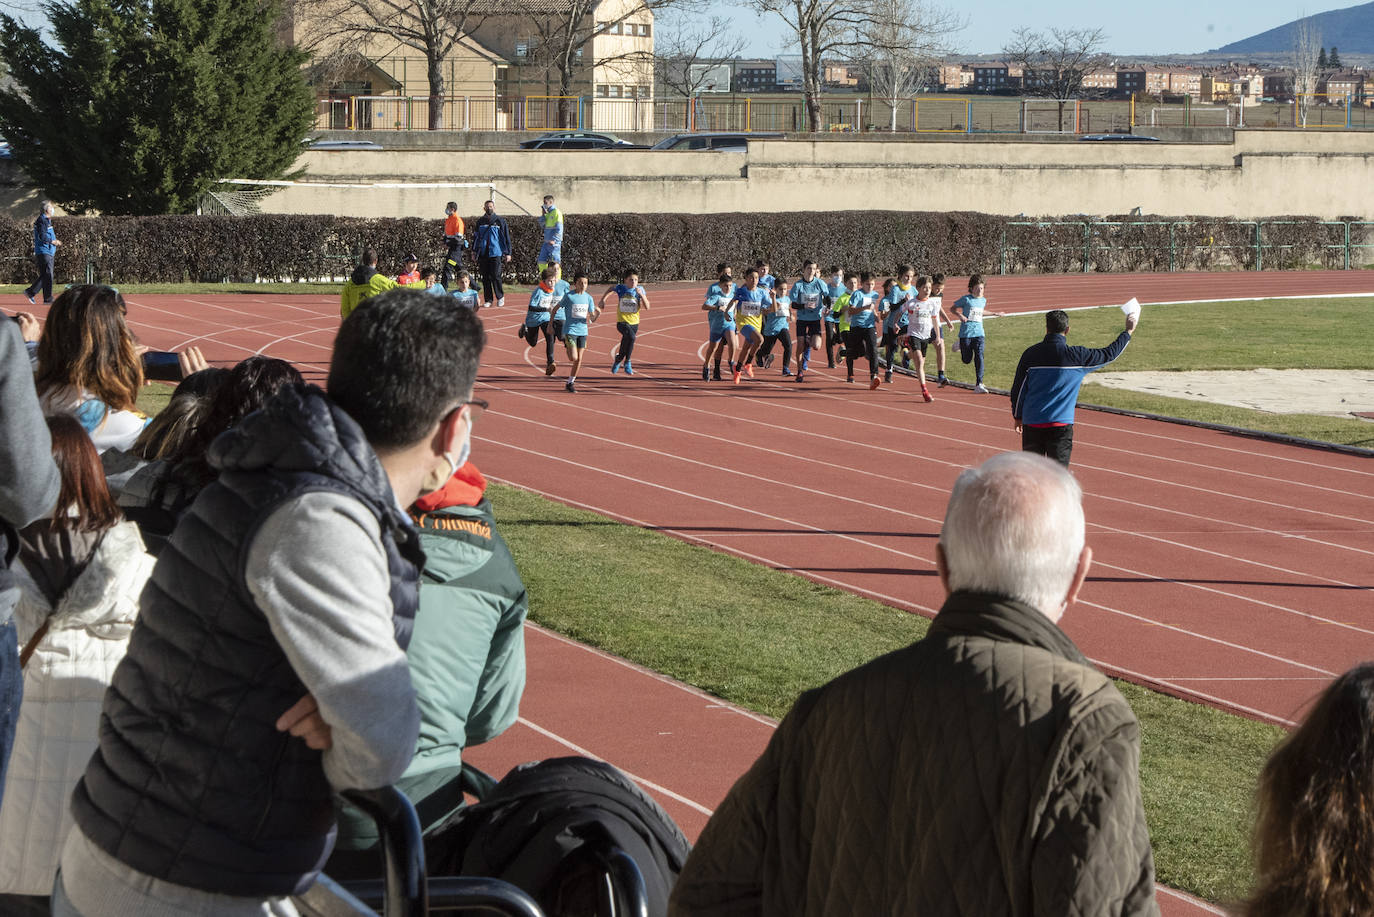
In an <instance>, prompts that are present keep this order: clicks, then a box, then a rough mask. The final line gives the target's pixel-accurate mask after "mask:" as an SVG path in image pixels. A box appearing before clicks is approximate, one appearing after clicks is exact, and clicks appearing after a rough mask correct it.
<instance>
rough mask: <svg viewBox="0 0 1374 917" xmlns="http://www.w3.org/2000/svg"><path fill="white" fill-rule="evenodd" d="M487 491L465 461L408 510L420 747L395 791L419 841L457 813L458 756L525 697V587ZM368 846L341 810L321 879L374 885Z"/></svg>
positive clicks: (372, 844) (368, 835)
mask: <svg viewBox="0 0 1374 917" xmlns="http://www.w3.org/2000/svg"><path fill="white" fill-rule="evenodd" d="M486 488H487V481H486V478H484V477H483V476H482V473H481V472H480V471H478V470H477V466H476V465H474V464H472V463H471V462H468V463H467V464H466V465H464V466H463V467H462V468H459V469H458V473H457V474H455V475H454V476H453V478H452V480H450V481H449V482H448V484H447V485H445V486H444V487H443V488H442V489H440V490H437V491H435V492H434V493H432V494H427V495H425V496H423V497H421V498H420V499H419V500H418V501H416V503H415V507H414V509H413V510H412V511H411V516H412V518H413V519H414V520H415V523H416V525H418V526H419V529H420V546H421V547H423V548H424V549H425V569H424V582H423V584H422V585H421V586H420V612H419V614H417V615H416V616H415V635H414V637H413V638H412V639H411V641H410V648H409V649H408V650H406V658H407V660H408V661H409V663H410V679H411V681H412V682H413V683H414V685H415V694H416V700H417V701H418V702H419V705H420V743H419V747H418V748H417V749H416V751H415V759H414V760H413V761H411V762H410V767H408V768H406V772H405V776H403V777H402V778H401V779H400V780H399V781H397V784H396V785H397V787H399V788H400V789H401V790H402V792H404V793H405V794H406V795H407V796H409V797H410V801H411V802H413V803H414V804H415V808H416V811H417V812H418V813H419V816H420V825H421V827H422V828H423V829H424V831H425V833H426V834H427V835H428V834H430V833H431V832H433V831H434V830H435V829H437V828H439V827H441V826H442V825H443V823H444V822H445V821H446V820H447V819H448V818H449V817H450V816H452V815H453V814H454V813H456V812H457V811H458V810H459V809H460V808H462V806H463V788H462V781H461V780H460V776H461V774H462V770H463V749H465V748H468V747H471V746H474V745H481V744H482V743H483V742H489V741H491V740H492V739H494V738H496V737H497V736H499V735H500V734H501V733H503V732H505V731H506V730H507V729H509V728H510V726H511V724H512V723H514V722H515V718H516V715H517V714H518V713H519V712H520V696H521V694H523V693H524V690H525V631H524V622H525V612H526V610H527V608H528V600H527V596H526V594H525V584H524V583H523V582H522V581H521V579H520V571H519V570H517V569H516V566H515V559H514V558H513V557H511V554H510V549H509V548H508V547H506V542H505V539H503V538H502V537H501V535H500V533H499V532H497V531H496V521H495V519H494V518H493V517H492V511H491V503H490V502H489V501H488V500H487V498H486ZM377 846H378V837H377V828H376V825H375V823H374V822H373V821H372V820H371V819H368V818H365V817H364V816H363V815H362V814H361V813H359V812H357V811H354V810H353V809H352V808H347V807H346V808H345V809H344V814H343V815H342V816H341V817H340V820H339V849H338V851H336V853H335V857H334V859H332V860H331V861H330V863H329V868H328V869H327V870H326V871H327V872H328V873H329V875H330V876H332V877H333V878H335V879H339V878H347V877H348V876H350V875H354V876H359V877H370V878H379V877H380V876H381V874H382V858H381V854H380V853H379V852H378V850H377V849H376V848H377ZM349 851H359V853H357V854H351V853H349ZM336 866H337V867H339V868H336Z"/></svg>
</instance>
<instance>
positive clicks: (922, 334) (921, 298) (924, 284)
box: [902, 277, 940, 403]
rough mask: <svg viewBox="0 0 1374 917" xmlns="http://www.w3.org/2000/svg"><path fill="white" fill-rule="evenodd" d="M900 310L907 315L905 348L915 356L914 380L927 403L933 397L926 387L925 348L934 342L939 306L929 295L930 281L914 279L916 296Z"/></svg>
mask: <svg viewBox="0 0 1374 917" xmlns="http://www.w3.org/2000/svg"><path fill="white" fill-rule="evenodd" d="M902 308H903V310H904V311H905V312H906V314H907V329H906V333H907V339H906V342H907V348H908V349H909V350H910V351H911V352H912V353H914V354H915V355H916V379H917V380H918V381H919V382H920V383H921V397H922V398H924V399H925V400H926V402H927V403H929V402H931V401H934V400H935V397H934V396H933V395H931V394H930V389H929V388H927V387H926V348H927V347H929V346H930V345H931V344H933V343H934V342H935V340H936V338H937V336H938V335H939V331H938V330H937V329H938V328H939V325H940V306H939V304H938V303H937V302H936V301H935V299H934V297H932V296H931V295H930V281H929V280H927V279H926V278H924V277H918V278H916V296H915V298H913V299H909V300H907V302H906V304H905V305H904V306H903V307H902Z"/></svg>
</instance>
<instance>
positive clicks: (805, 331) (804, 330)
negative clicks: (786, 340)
mask: <svg viewBox="0 0 1374 917" xmlns="http://www.w3.org/2000/svg"><path fill="white" fill-rule="evenodd" d="M820 336H821V320H820V319H814V320H812V321H802V320H801V319H797V340H799V341H804V340H806V339H807V338H809V337H820Z"/></svg>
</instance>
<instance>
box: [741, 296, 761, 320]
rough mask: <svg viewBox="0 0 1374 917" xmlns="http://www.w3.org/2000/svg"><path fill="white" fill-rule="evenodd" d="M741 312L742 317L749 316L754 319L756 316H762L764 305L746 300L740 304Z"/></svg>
mask: <svg viewBox="0 0 1374 917" xmlns="http://www.w3.org/2000/svg"><path fill="white" fill-rule="evenodd" d="M739 311H740V314H741V315H747V316H750V317H753V316H755V315H762V314H763V303H761V302H758V301H756V300H753V299H746V300H744V301H742V302H741V303H740V304H739Z"/></svg>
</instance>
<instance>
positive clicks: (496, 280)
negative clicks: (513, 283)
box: [472, 201, 511, 306]
mask: <svg viewBox="0 0 1374 917" xmlns="http://www.w3.org/2000/svg"><path fill="white" fill-rule="evenodd" d="M472 248H473V251H474V252H476V254H477V267H478V269H479V270H480V271H481V272H482V304H483V306H490V305H492V303H493V302H494V303H495V304H496V305H497V306H504V305H505V304H506V290H505V287H503V286H502V285H501V268H502V266H503V265H505V264H507V263H509V262H510V255H511V244H510V227H509V226H507V225H506V221H505V220H504V219H503V218H502V217H499V216H497V215H496V202H495V201H487V202H486V203H485V204H483V205H482V216H481V217H480V218H479V219H478V220H477V223H476V225H475V227H474V230H473V243H472Z"/></svg>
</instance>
